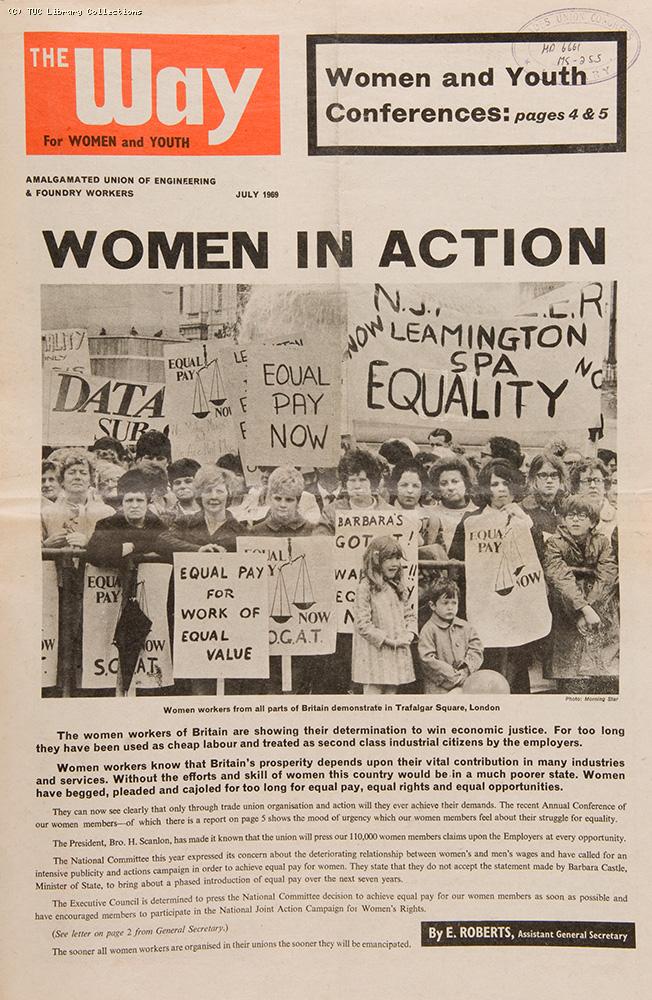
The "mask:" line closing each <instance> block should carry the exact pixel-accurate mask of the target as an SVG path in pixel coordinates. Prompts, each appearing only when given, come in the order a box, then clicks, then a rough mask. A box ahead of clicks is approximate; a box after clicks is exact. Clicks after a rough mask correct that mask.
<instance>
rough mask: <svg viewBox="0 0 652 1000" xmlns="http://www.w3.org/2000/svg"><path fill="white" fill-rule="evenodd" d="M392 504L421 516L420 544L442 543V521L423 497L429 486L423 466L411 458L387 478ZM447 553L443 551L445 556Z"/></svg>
mask: <svg viewBox="0 0 652 1000" xmlns="http://www.w3.org/2000/svg"><path fill="white" fill-rule="evenodd" d="M387 488H388V493H389V503H390V506H392V507H394V508H395V509H397V510H403V511H405V513H406V514H412V513H413V514H416V515H417V516H418V518H419V523H420V528H419V545H436V544H442V536H441V522H440V520H439V518H438V517H437V515H436V513H435V512H434V510H432V509H427V508H425V507H424V506H423V504H422V502H421V498H422V497H423V494H424V492H425V491H426V490H427V488H428V477H427V475H426V473H425V471H424V469H423V466H422V465H421V464H420V463H419V462H417V461H415V460H414V459H410V461H408V462H401V463H399V464H398V465H395V466H394V468H393V469H392V472H391V475H390V477H389V479H388V480H387ZM445 555H446V553H445V552H442V557H443V558H445Z"/></svg>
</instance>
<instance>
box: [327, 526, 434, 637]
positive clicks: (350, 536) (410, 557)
mask: <svg viewBox="0 0 652 1000" xmlns="http://www.w3.org/2000/svg"><path fill="white" fill-rule="evenodd" d="M419 528H420V520H419V518H418V517H417V516H415V515H414V514H406V513H404V512H399V511H393V510H391V509H387V510H374V509H371V508H370V509H369V510H360V511H354V510H340V511H338V512H337V521H336V525H335V586H336V595H335V600H336V603H337V610H338V623H337V631H338V632H348V633H352V632H353V629H354V625H355V592H356V589H357V586H358V583H359V582H360V580H361V579H362V558H363V556H364V552H365V549H366V548H367V545H368V544H369V542H370V541H371V539H372V538H375V537H376V536H378V535H391V536H392V537H393V538H396V540H397V541H398V542H400V545H401V548H402V550H403V555H404V564H403V567H404V573H405V577H406V581H407V586H408V594H409V600H410V603H411V606H412V607H413V609H414V612H415V614H416V610H417V598H418V593H417V556H418V549H419Z"/></svg>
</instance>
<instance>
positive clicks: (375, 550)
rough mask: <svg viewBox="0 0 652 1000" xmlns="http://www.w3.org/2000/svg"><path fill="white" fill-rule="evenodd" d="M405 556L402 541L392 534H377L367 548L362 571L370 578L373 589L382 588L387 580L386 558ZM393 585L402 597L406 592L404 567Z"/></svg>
mask: <svg viewBox="0 0 652 1000" xmlns="http://www.w3.org/2000/svg"><path fill="white" fill-rule="evenodd" d="M404 558H405V557H404V555H403V549H402V548H401V545H400V542H397V540H396V539H395V538H393V537H392V536H391V535H376V537H375V538H372V539H371V541H370V542H369V545H368V546H367V548H366V549H365V554H364V556H363V559H362V573H363V575H364V576H365V577H366V578H367V580H369V583H370V584H371V587H372V589H373V590H382V589H383V587H384V586H385V582H386V581H385V579H384V578H383V574H382V565H383V563H384V562H385V560H386V559H404ZM392 586H393V587H394V588H395V589H396V592H397V593H398V595H399V597H401V598H402V597H403V595H404V593H405V584H404V583H403V569H402V568H401V572H400V573H399V575H398V579H397V580H396V582H395V583H393V584H392Z"/></svg>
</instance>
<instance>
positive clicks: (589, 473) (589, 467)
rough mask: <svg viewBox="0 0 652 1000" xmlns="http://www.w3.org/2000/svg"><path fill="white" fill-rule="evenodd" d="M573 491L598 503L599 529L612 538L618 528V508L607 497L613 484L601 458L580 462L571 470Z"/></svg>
mask: <svg viewBox="0 0 652 1000" xmlns="http://www.w3.org/2000/svg"><path fill="white" fill-rule="evenodd" d="M570 482H571V491H572V492H573V493H575V494H577V495H579V496H583V497H586V498H587V499H588V500H592V501H593V502H594V504H596V506H597V508H598V510H599V512H600V518H599V521H598V526H597V529H596V530H597V531H599V532H600V534H601V535H605V536H606V537H607V538H609V539H611V538H612V536H613V534H614V531H615V528H616V508H615V507H614V506H613V505H612V504H611V503H610V502H609V500H608V499H607V493H608V491H609V487H610V485H611V480H610V478H609V472H608V470H607V467H606V466H605V465H604V464H603V463H602V462H601V461H600V459H599V458H588V459H585V460H584V461H583V462H578V463H577V464H576V465H574V466H573V468H572V469H571V472H570Z"/></svg>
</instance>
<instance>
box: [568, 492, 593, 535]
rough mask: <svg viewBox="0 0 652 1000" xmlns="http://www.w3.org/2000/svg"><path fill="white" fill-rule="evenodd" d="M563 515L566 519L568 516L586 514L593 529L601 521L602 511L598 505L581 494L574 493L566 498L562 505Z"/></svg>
mask: <svg viewBox="0 0 652 1000" xmlns="http://www.w3.org/2000/svg"><path fill="white" fill-rule="evenodd" d="M561 513H562V516H563V517H566V515H567V514H585V515H586V517H588V518H589V520H590V521H591V525H592V527H595V526H596V524H597V523H598V521H599V520H600V509H599V507H598V505H597V503H596V502H595V501H594V500H591V499H590V498H589V497H585V496H582V495H581V494H575V493H574V494H572V495H571V496H569V497H566V499H565V500H564V502H563V504H562V505H561Z"/></svg>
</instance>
